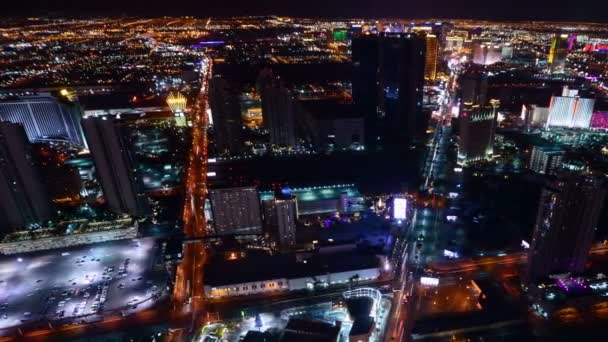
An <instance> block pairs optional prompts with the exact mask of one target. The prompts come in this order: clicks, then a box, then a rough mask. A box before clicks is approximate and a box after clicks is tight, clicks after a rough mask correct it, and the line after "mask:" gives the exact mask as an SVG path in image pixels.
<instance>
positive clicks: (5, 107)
mask: <svg viewBox="0 0 608 342" xmlns="http://www.w3.org/2000/svg"><path fill="white" fill-rule="evenodd" d="M64 93H66V94H67V92H64ZM71 99H72V100H73V98H71V97H70V98H68V97H67V96H58V97H56V96H53V95H52V94H51V93H39V94H35V95H26V96H18V97H16V98H10V99H6V100H2V101H0V120H3V121H10V122H13V123H19V124H22V125H23V128H24V129H25V133H26V134H27V137H28V139H29V141H30V142H38V141H48V140H57V139H58V140H65V141H69V142H70V143H72V144H73V145H75V146H80V147H85V146H86V144H85V139H84V135H83V133H82V127H81V125H80V120H81V117H82V113H81V109H80V105H79V104H78V103H77V102H73V101H71Z"/></svg>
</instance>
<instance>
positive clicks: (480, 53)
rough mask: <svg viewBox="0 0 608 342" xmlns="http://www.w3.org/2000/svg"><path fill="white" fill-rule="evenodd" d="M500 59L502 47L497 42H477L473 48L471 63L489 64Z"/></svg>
mask: <svg viewBox="0 0 608 342" xmlns="http://www.w3.org/2000/svg"><path fill="white" fill-rule="evenodd" d="M501 59H502V48H501V46H500V45H497V44H477V45H475V49H474V50H473V63H475V64H479V65H491V64H494V63H496V62H500V60H501Z"/></svg>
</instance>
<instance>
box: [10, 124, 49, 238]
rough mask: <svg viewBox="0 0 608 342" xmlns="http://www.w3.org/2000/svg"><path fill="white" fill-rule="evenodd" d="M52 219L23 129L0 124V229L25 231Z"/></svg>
mask: <svg viewBox="0 0 608 342" xmlns="http://www.w3.org/2000/svg"><path fill="white" fill-rule="evenodd" d="M51 216H52V209H51V201H50V199H49V197H48V196H47V192H46V188H45V187H44V185H43V184H42V182H41V180H40V176H39V175H38V170H37V168H36V166H35V165H34V162H33V161H32V157H31V154H30V145H29V143H28V141H27V136H26V134H25V130H24V129H23V126H22V125H20V124H14V123H10V122H0V227H1V228H3V229H4V228H8V229H11V230H13V229H21V228H28V227H29V226H32V225H36V224H41V223H44V222H45V221H47V220H49V219H50V218H51Z"/></svg>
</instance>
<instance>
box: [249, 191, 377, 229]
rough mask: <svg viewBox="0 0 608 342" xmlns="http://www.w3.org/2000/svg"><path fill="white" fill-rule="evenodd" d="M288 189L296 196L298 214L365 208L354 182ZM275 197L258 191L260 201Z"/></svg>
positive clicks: (355, 210)
mask: <svg viewBox="0 0 608 342" xmlns="http://www.w3.org/2000/svg"><path fill="white" fill-rule="evenodd" d="M289 191H290V194H291V195H293V196H295V197H296V198H297V209H298V210H297V212H298V215H319V214H335V213H336V212H339V213H341V214H353V213H355V212H358V211H364V210H365V209H366V206H365V200H364V198H363V196H362V195H361V193H360V192H359V190H358V189H357V188H356V187H355V186H354V184H340V185H329V186H318V187H305V188H292V189H290V190H289ZM275 198H277V195H276V194H275V193H274V192H273V191H261V192H260V199H261V200H262V202H266V201H272V200H274V199H275ZM265 212H266V211H265ZM265 215H266V214H265ZM266 220H267V219H266Z"/></svg>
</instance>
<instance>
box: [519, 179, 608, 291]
mask: <svg viewBox="0 0 608 342" xmlns="http://www.w3.org/2000/svg"><path fill="white" fill-rule="evenodd" d="M604 196H605V189H604V188H603V182H602V181H601V180H600V179H599V178H596V177H593V176H591V175H587V174H577V173H569V172H562V173H560V174H558V176H557V177H556V178H555V179H554V180H552V181H551V182H550V183H549V184H548V185H547V186H546V187H545V188H544V189H543V191H542V194H541V199H540V204H539V206H538V213H537V217H536V225H535V226H534V233H533V236H532V244H531V246H530V250H529V252H528V266H527V274H526V276H527V280H528V281H529V282H535V281H539V280H542V278H544V277H547V276H549V275H551V274H556V273H565V272H571V273H578V272H581V271H583V269H584V267H585V262H586V260H587V255H588V254H589V250H590V248H591V242H592V239H593V234H594V231H595V229H596V226H597V223H598V220H599V216H600V213H601V209H602V205H603V202H604Z"/></svg>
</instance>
